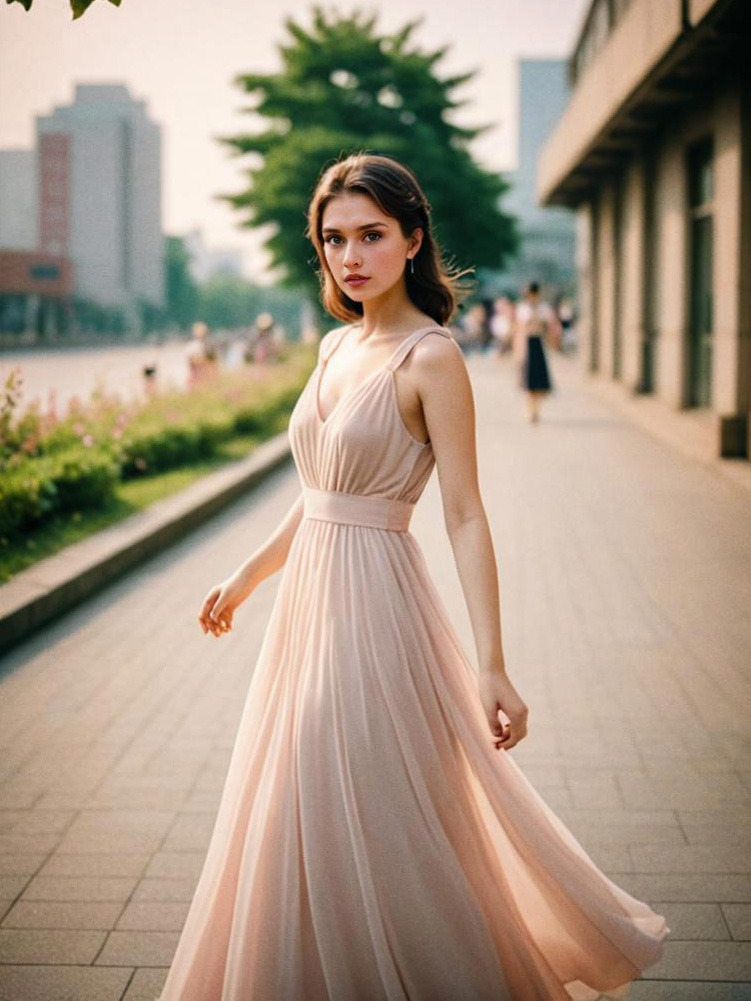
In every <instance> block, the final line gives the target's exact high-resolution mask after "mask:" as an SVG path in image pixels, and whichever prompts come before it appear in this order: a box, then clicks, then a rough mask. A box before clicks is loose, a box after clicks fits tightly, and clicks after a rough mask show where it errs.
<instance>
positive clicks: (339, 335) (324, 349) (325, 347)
mask: <svg viewBox="0 0 751 1001" xmlns="http://www.w3.org/2000/svg"><path fill="white" fill-rule="evenodd" d="M351 329H352V324H351V323H348V324H346V325H345V326H343V327H340V328H339V329H338V330H336V329H334V330H332V331H331V334H330V335H329V339H328V340H325V338H321V343H320V344H319V345H318V360H319V361H322V362H327V361H328V360H329V358H330V357H331V355H332V354H333V353H334V352H335V351H336V349H337V348H338V347H339V345H340V344H341V342H342V341H343V340H344V338H345V337H346V335H347V333H348V332H349V331H350V330H351Z"/></svg>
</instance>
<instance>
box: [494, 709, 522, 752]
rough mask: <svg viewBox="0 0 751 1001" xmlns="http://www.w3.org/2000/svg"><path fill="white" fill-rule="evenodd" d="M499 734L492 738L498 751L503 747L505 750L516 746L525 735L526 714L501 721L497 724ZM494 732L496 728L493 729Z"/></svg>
mask: <svg viewBox="0 0 751 1001" xmlns="http://www.w3.org/2000/svg"><path fill="white" fill-rule="evenodd" d="M499 731H500V736H496V737H494V738H493V743H494V745H495V749H496V750H497V751H498V750H500V749H501V748H503V749H504V750H506V751H509V750H511V748H512V747H516V745H517V744H518V743H519V741H520V740H523V739H524V738H525V737H526V736H527V718H526V714H525V715H524V717H519V718H518V719H516V718H514V719H511V720H510V721H509V722H508V723H503V724H501V725H500V726H499ZM493 732H494V733H496V730H495V729H493Z"/></svg>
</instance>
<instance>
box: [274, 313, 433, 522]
mask: <svg viewBox="0 0 751 1001" xmlns="http://www.w3.org/2000/svg"><path fill="white" fill-rule="evenodd" d="M349 330H351V326H346V327H343V328H341V330H339V331H337V335H336V336H335V337H334V338H333V340H332V341H331V343H330V344H328V345H324V344H322V345H321V348H320V350H319V355H318V364H317V365H316V367H315V369H314V370H313V372H312V374H311V376H310V378H309V380H308V382H307V383H306V385H305V387H304V388H303V390H302V392H301V394H300V396H299V398H298V400H297V403H296V404H295V407H294V409H293V411H292V414H291V416H290V421H289V439H290V448H291V450H292V456H293V459H294V461H295V465H296V467H297V471H298V475H299V476H300V479H301V481H302V484H303V486H306V487H313V488H316V489H319V490H334V491H342V492H344V493H348V494H363V495H366V496H378V497H387V498H390V499H393V500H404V501H408V502H409V503H412V504H414V503H416V502H417V500H418V499H419V497H420V495H421V494H422V491H423V489H424V488H425V485H426V483H427V482H428V479H429V478H430V473H431V471H432V469H433V466H434V465H435V458H434V455H433V448H432V444H431V442H430V441H428V442H424V443H423V442H420V441H418V440H417V439H416V438H415V437H414V436H413V435H412V434H411V432H410V431H409V430H408V429H407V427H406V425H405V423H404V421H403V420H402V416H401V413H400V412H399V407H398V403H397V395H396V380H395V375H394V373H395V372H396V370H397V369H398V368H399V366H400V365H401V364H402V362H403V361H404V359H405V358H406V357H407V355H408V354H409V352H410V351H411V350H412V348H413V347H414V346H415V344H417V342H418V341H419V340H421V339H422V338H423V337H424V336H425V335H426V334H429V333H437V334H442V335H443V336H444V337H448V338H450V339H452V340H453V338H452V337H451V334H450V332H449V331H448V330H446V328H445V327H441V326H438V325H432V326H429V327H422V328H420V329H419V330H415V331H413V333H411V334H410V335H409V336H408V337H406V338H405V339H404V340H403V341H402V342H401V344H399V346H398V347H397V348H396V350H395V351H394V353H393V354H392V356H391V357H390V358H389V360H388V361H387V362H386V363H385V364H384V365H381V366H379V367H378V368H376V369H375V370H374V371H373V372H371V373H370V375H368V376H366V378H365V379H364V380H363V381H362V382H361V383H360V384H359V385H358V386H356V387H355V388H354V389H352V390H350V391H349V392H347V393H345V394H344V396H343V397H341V398H340V399H339V401H338V402H337V404H336V405H335V407H334V408H333V410H332V411H331V413H329V415H328V416H327V417H326V419H325V420H324V419H323V418H322V416H321V412H320V406H319V386H320V382H321V377H322V374H323V371H324V369H325V366H326V363H327V362H328V360H329V358H330V357H331V355H332V354H333V353H334V352H335V351H336V349H337V348H338V347H339V345H340V344H341V342H342V340H343V339H344V337H345V336H346V334H347V333H348V332H349Z"/></svg>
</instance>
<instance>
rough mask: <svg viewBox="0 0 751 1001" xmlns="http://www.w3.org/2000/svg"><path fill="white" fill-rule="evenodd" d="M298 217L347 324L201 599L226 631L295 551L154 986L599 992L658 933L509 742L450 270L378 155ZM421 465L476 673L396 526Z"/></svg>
mask: <svg viewBox="0 0 751 1001" xmlns="http://www.w3.org/2000/svg"><path fill="white" fill-rule="evenodd" d="M308 233H309V236H310V239H311V240H312V242H313V245H314V247H315V249H316V252H317V255H318V260H319V262H320V279H321V284H322V297H323V303H324V305H325V306H326V308H327V310H328V311H329V312H330V313H332V314H333V315H334V316H336V317H337V318H338V319H340V320H342V321H344V323H343V325H342V326H339V327H337V328H335V329H334V330H332V331H330V332H329V333H327V334H326V335H325V337H324V338H323V339H322V341H321V345H320V356H319V362H318V365H317V367H316V369H315V371H314V372H313V374H312V376H311V378H310V380H309V381H308V383H307V385H306V386H305V388H304V389H303V391H302V393H301V394H300V397H299V399H298V401H297V403H296V405H295V408H294V411H293V413H292V415H291V419H290V424H289V436H290V444H291V449H292V454H293V457H294V460H295V464H296V466H297V470H298V474H299V476H300V480H301V482H302V492H301V495H300V497H299V498H298V500H297V501H296V502H295V503H294V504H293V505H292V507H291V508H290V510H289V511H288V513H287V515H286V517H285V518H284V519H283V520H282V522H281V523H280V525H279V527H278V529H277V530H276V531H275V532H274V534H273V535H272V536H271V537H270V538H269V540H268V541H267V542H266V543H265V544H264V545H263V546H261V547H260V548H259V549H258V550H257V551H256V552H255V553H253V554H252V555H251V556H250V558H249V559H247V560H246V561H245V562H244V563H243V564H242V566H240V567H239V568H238V570H236V571H235V573H233V574H232V575H231V576H230V577H229V578H228V579H227V580H226V581H224V582H222V583H221V584H219V585H217V586H216V587H213V588H212V589H211V590H210V591H209V593H208V594H207V596H206V599H205V601H204V603H203V607H202V608H201V611H200V614H199V620H200V623H201V626H202V628H203V630H204V632H205V633H211V634H212V635H213V636H215V637H220V636H222V635H223V634H224V633H226V632H227V631H228V630H230V629H231V628H232V626H233V616H234V613H235V611H236V609H237V608H238V607H239V605H240V604H241V603H242V602H243V601H244V600H245V599H246V598H247V597H248V595H249V594H250V593H251V592H252V591H253V589H254V588H255V587H256V585H257V584H258V583H259V581H261V580H263V579H264V578H265V577H267V576H268V575H269V574H271V573H273V572H274V571H275V570H277V569H279V568H280V567H284V570H283V573H282V576H281V579H280V581H279V589H278V591H277V596H276V600H275V603H274V607H273V611H272V613H271V616H270V620H269V623H268V627H267V630H266V634H265V636H264V640H263V643H262V646H261V650H260V653H259V656H258V660H257V663H256V667H255V673H254V675H253V678H252V681H251V683H250V687H249V690H248V695H247V700H246V703H245V706H244V710H243V714H242V718H241V720H240V724H239V728H238V733H237V738H236V742H235V746H234V749H233V753H232V757H231V760H230V764H229V770H228V774H227V779H226V782H225V786H224V791H223V794H222V799H221V803H220V806H219V812H218V816H217V820H216V824H215V827H214V831H213V834H212V838H211V841H210V844H209V848H208V852H207V856H206V860H205V863H204V867H203V870H202V872H201V875H200V878H199V882H198V886H197V889H196V893H195V896H194V898H193V902H192V904H191V908H190V911H189V913H188V917H187V920H186V922H185V927H184V929H183V932H182V936H181V938H180V941H179V944H178V947H177V951H176V954H175V957H174V962H173V965H172V968H171V970H170V973H169V976H168V978H167V982H166V984H165V988H164V992H163V994H162V995H161V1001H381V999H383V1001H396V999H400V1001H407V999H409V1001H491V999H492V1001H509V999H513V1001H542V999H545V1001H552V999H556V1001H557V999H569V998H587V999H591V998H595V997H600V996H601V992H604V991H607V990H614V989H617V988H619V987H620V986H621V985H626V986H627V985H628V982H629V981H631V980H632V979H633V978H634V977H636V976H637V975H638V974H639V972H640V970H642V969H643V968H644V967H645V966H647V965H649V964H651V963H653V962H654V961H655V960H656V959H657V958H658V957H659V955H660V953H661V949H662V941H663V939H664V937H665V936H666V934H667V932H668V929H667V927H666V924H665V919H664V918H663V917H661V916H660V915H658V914H655V913H654V912H653V911H652V910H650V908H649V907H648V906H647V905H646V904H645V903H642V902H640V901H639V900H636V899H635V898H633V897H631V896H629V895H628V894H627V893H626V892H625V891H623V890H621V889H620V888H619V887H617V886H616V885H615V884H613V883H612V882H610V880H608V878H607V877H606V876H605V875H604V874H603V873H601V872H600V870H599V869H597V867H596V866H595V864H594V862H593V861H592V860H591V859H590V857H589V856H588V855H587V854H586V853H585V851H584V850H583V848H582V847H581V846H580V845H579V844H578V842H576V841H575V840H574V838H573V836H572V835H571V834H570V832H569V831H568V830H567V828H565V827H564V825H563V824H562V823H561V821H560V820H559V819H558V818H557V817H556V816H555V814H554V813H553V812H552V811H551V810H550V809H549V807H548V806H547V805H546V804H545V803H544V802H543V800H542V799H541V798H540V797H539V796H538V795H537V793H536V792H535V791H534V789H533V788H532V786H531V785H530V784H529V782H528V781H527V779H526V778H525V776H524V775H523V773H522V772H521V771H520V769H519V767H518V766H517V765H516V763H515V761H514V760H513V757H512V756H511V755H510V754H509V753H508V752H509V751H510V750H511V748H513V747H514V746H516V744H517V743H518V742H519V741H520V740H522V739H523V738H524V737H525V735H526V732H527V715H528V712H527V706H526V704H525V702H524V700H523V699H522V697H521V695H520V694H519V692H518V691H517V690H516V688H515V686H514V685H513V683H512V681H511V679H510V677H509V675H508V672H507V670H506V664H505V661H504V657H503V652H502V648H501V629H500V610H499V596H498V587H497V567H496V561H495V556H494V553H493V541H492V538H491V534H490V530H489V528H488V521H487V517H486V515H485V511H484V508H483V504H482V500H481V498H480V494H479V490H478V484H477V462H476V453H475V428H474V407H473V397H472V390H471V385H470V381H469V378H468V375H467V369H466V367H465V362H464V358H463V356H462V353H461V350H460V349H459V347H458V345H457V344H456V342H455V341H454V340H453V338H452V337H451V335H450V334H449V333H448V331H447V330H446V327H445V323H446V322H447V320H448V319H449V317H450V316H451V313H452V311H453V309H454V305H455V294H456V293H455V281H456V279H457V278H458V277H459V276H458V275H456V274H454V275H449V274H447V273H446V271H445V270H444V268H443V266H442V264H441V257H440V254H439V250H438V247H437V246H436V243H435V240H434V238H433V235H432V230H431V220H430V210H429V206H428V203H427V201H426V198H425V195H424V194H423V192H422V190H421V188H420V186H419V184H418V182H417V181H416V179H415V178H414V176H413V175H412V173H411V172H410V171H409V170H408V169H407V168H406V167H404V166H402V165H401V164H399V163H398V162H397V161H395V160H392V159H391V158H389V157H385V156H372V155H357V156H352V157H349V158H347V159H344V160H342V161H341V162H338V163H335V164H333V165H332V166H331V167H330V168H329V169H328V170H326V171H325V173H324V174H323V175H322V177H321V178H320V180H319V183H318V185H317V188H316V191H315V193H314V196H313V199H312V201H311V204H310V210H309V229H308ZM434 465H437V467H438V473H439V478H440V486H441V491H442V495H443V507H444V514H445V521H446V526H447V529H448V532H449V535H450V537H451V542H452V546H453V549H454V552H455V554H456V563H457V567H458V571H459V574H460V577H461V582H462V585H463V588H464V592H465V595H466V599H467V602H468V605H469V610H470V613H471V619H472V625H473V629H474V635H475V640H476V645H477V655H478V659H479V665H480V671H479V675H478V674H477V673H476V672H475V670H474V669H473V668H472V666H471V664H470V662H469V660H468V658H467V657H466V655H465V654H464V652H463V650H462V648H461V646H460V643H459V640H458V638H457V635H456V634H455V632H454V630H453V628H452V626H451V623H450V622H449V619H448V617H447V614H446V611H445V609H444V607H443V605H442V603H441V599H440V597H439V595H438V592H437V590H436V588H435V586H434V584H433V581H432V579H431V577H430V576H429V574H428V570H427V566H426V563H425V560H424V557H423V554H422V551H421V549H420V547H419V545H418V543H417V541H416V539H415V538H414V536H412V535H411V534H410V532H409V531H408V526H409V521H410V516H411V514H412V510H413V508H414V505H415V503H416V502H417V500H418V498H419V497H420V494H421V493H422V491H423V488H424V487H425V484H426V483H427V481H428V479H429V477H430V474H431V472H432V469H433V466H434ZM613 996H622V995H620V994H617V995H613Z"/></svg>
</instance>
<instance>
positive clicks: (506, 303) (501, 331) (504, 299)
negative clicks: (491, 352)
mask: <svg viewBox="0 0 751 1001" xmlns="http://www.w3.org/2000/svg"><path fill="white" fill-rule="evenodd" d="M515 309H516V307H515V306H514V303H513V302H512V301H511V299H510V297H509V296H507V295H500V296H498V298H497V299H496V300H495V301H494V302H493V315H492V316H491V317H490V332H491V334H492V337H493V345H494V347H495V350H496V352H497V354H499V355H503V354H506V352H507V351H510V350H511V346H512V345H511V340H512V335H513V324H514V315H515Z"/></svg>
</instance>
